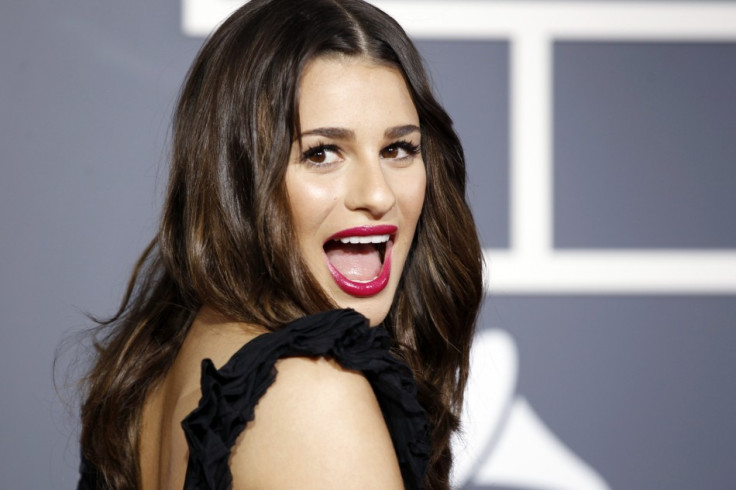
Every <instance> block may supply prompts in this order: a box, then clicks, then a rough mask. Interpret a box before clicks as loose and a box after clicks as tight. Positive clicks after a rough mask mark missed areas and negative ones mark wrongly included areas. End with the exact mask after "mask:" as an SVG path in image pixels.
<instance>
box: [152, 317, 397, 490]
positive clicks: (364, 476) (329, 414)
mask: <svg viewBox="0 0 736 490" xmlns="http://www.w3.org/2000/svg"><path fill="white" fill-rule="evenodd" d="M260 333H262V332H260V331H258V330H257V329H255V328H252V327H248V326H246V325H244V324H238V323H230V322H227V321H226V320H225V319H224V318H222V317H220V316H218V315H217V314H216V313H214V312H213V311H212V310H207V309H206V310H204V311H203V312H202V313H201V314H200V315H198V316H197V318H196V319H195V321H194V322H193V324H192V326H191V328H190V331H189V333H188V335H187V338H186V340H185V342H184V344H183V346H182V349H181V351H180V353H179V355H178V356H177V359H176V361H175V363H174V365H173V366H172V368H171V370H170V371H169V372H168V374H167V375H166V377H165V378H164V380H163V382H162V383H161V384H160V385H159V386H158V387H157V388H156V389H155V390H154V391H153V393H152V394H151V396H150V397H149V398H148V399H147V400H146V403H145V406H144V413H143V423H142V429H141V439H140V440H141V446H140V463H141V479H142V488H143V490H163V489H169V488H177V489H180V488H186V486H185V475H187V469H188V463H189V445H188V444H187V440H186V438H185V433H184V431H183V429H182V425H181V421H182V420H183V419H184V418H186V417H187V415H189V414H190V413H191V412H192V411H193V410H194V409H195V408H196V407H197V405H198V403H199V400H200V398H201V397H202V393H201V389H200V376H201V368H200V366H201V361H202V360H203V359H205V358H209V359H211V360H212V362H213V364H214V366H215V367H217V368H218V369H219V368H221V367H222V366H223V365H225V364H228V361H230V360H231V359H232V357H233V355H234V354H235V353H236V352H238V351H239V350H242V349H241V347H242V346H243V345H245V344H247V343H248V342H250V341H251V340H253V339H254V338H255V337H256V336H258V334H260ZM314 340H317V341H320V339H319V338H318V337H315V339H314ZM367 360H369V361H372V359H367ZM276 368H277V371H278V375H277V376H276V380H275V382H274V383H273V384H272V385H270V386H269V387H268V391H267V392H266V394H264V395H263V396H262V397H261V398H260V399H259V400H257V401H258V405H257V407H256V410H255V414H254V415H255V418H254V420H253V421H252V422H251V423H249V424H248V425H247V426H246V427H245V430H243V432H242V434H240V435H239V437H237V442H236V443H235V445H234V447H233V448H231V452H230V456H229V467H230V470H231V473H232V477H233V488H292V487H293V488H351V487H356V486H358V487H361V488H381V489H390V488H404V485H403V483H402V473H401V470H400V468H399V463H398V459H397V456H396V452H395V450H394V446H393V442H392V435H391V434H390V433H389V429H388V427H387V425H386V422H385V421H384V416H383V413H382V410H381V407H380V406H379V402H378V400H377V398H376V394H375V393H374V391H373V388H372V387H371V384H370V383H369V382H368V380H367V379H366V378H365V377H364V376H363V375H362V374H361V373H359V372H356V371H351V370H346V369H343V368H342V367H341V366H340V364H338V363H337V362H335V361H334V360H328V359H326V358H323V357H316V358H310V357H289V358H285V359H281V360H279V361H278V363H277V364H276ZM249 396H253V395H252V394H250V393H249ZM217 476H221V475H219V474H218V475H217ZM186 478H189V477H188V476H187V477H186ZM191 484H192V482H191V481H187V485H191ZM193 486H196V485H193Z"/></svg>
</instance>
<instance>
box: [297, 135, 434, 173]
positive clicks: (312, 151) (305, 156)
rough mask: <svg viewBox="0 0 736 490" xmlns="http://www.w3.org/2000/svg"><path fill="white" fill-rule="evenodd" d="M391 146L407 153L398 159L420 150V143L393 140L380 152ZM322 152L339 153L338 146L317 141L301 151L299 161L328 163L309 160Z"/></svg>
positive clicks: (318, 165)
mask: <svg viewBox="0 0 736 490" xmlns="http://www.w3.org/2000/svg"><path fill="white" fill-rule="evenodd" d="M392 147H396V148H398V149H400V150H404V151H405V152H406V153H407V154H406V156H403V157H399V158H398V160H403V159H405V158H410V157H413V156H416V155H418V154H419V152H420V151H421V147H420V145H415V144H413V143H412V142H410V141H407V140H398V141H394V142H393V143H391V144H389V145H386V146H385V147H383V148H382V149H381V152H383V151H385V150H387V149H388V148H392ZM324 152H332V153H339V152H340V148H339V147H338V146H337V145H329V144H325V143H317V144H316V145H314V146H312V147H310V148H308V149H307V150H306V151H304V152H303V153H302V155H301V158H300V161H301V162H302V163H306V164H309V165H312V166H314V167H322V166H326V165H329V163H315V162H311V161H310V158H312V157H314V156H316V155H317V154H319V153H324Z"/></svg>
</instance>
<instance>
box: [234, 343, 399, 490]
mask: <svg viewBox="0 0 736 490" xmlns="http://www.w3.org/2000/svg"><path fill="white" fill-rule="evenodd" d="M276 369H277V371H278V375H277V377H276V381H275V382H274V384H273V385H272V386H271V387H270V388H269V390H268V391H267V392H266V394H265V395H264V396H263V398H261V400H260V402H259V403H258V405H257V406H256V409H255V419H254V420H253V421H252V422H250V423H249V424H248V426H247V427H246V429H245V430H244V431H243V433H242V434H241V436H240V437H239V438H238V441H237V443H236V445H235V447H234V448H233V451H232V455H231V461H230V465H231V471H232V474H233V488H238V489H247V488H320V489H329V488H341V489H346V488H380V489H392V488H403V483H402V480H401V472H400V470H399V466H398V461H397V459H396V454H395V451H394V448H393V444H392V442H391V436H390V434H389V432H388V429H387V427H386V424H385V422H384V419H383V415H382V414H381V409H380V407H379V406H378V401H377V400H376V397H375V394H374V392H373V389H372V388H371V386H370V384H369V383H368V381H367V380H366V379H365V377H364V376H363V375H362V374H360V373H357V372H354V371H349V370H345V369H343V368H342V367H341V366H340V365H339V364H337V363H336V362H334V361H330V360H327V359H324V358H317V359H312V358H303V357H295V358H288V359H283V360H280V361H279V362H278V363H277V364H276Z"/></svg>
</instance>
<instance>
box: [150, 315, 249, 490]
mask: <svg viewBox="0 0 736 490" xmlns="http://www.w3.org/2000/svg"><path fill="white" fill-rule="evenodd" d="M259 333H262V332H259V331H257V330H256V329H255V328H251V329H249V328H247V326H246V325H244V324H238V323H232V322H228V321H227V319H225V318H224V317H222V316H220V315H218V314H217V313H216V312H214V311H213V310H211V309H208V308H203V309H202V310H201V311H200V313H199V314H198V315H197V316H196V318H195V320H194V322H193V323H192V325H191V327H190V329H189V333H188V334H187V337H186V339H185V340H184V344H183V345H182V347H181V350H180V351H179V354H178V355H177V357H176V361H175V362H174V364H173V366H172V367H171V369H170V370H169V371H168V373H167V374H166V376H165V377H164V379H163V381H162V382H161V383H160V384H159V385H158V386H157V387H156V388H155V389H154V390H153V391H152V393H151V394H150V395H149V396H148V398H147V399H146V402H145V404H144V407H143V420H142V424H141V432H140V466H141V479H142V489H143V490H156V489H161V490H163V489H166V488H177V489H180V488H183V486H184V476H185V474H186V468H187V459H188V454H189V450H188V447H187V441H186V439H185V437H184V431H183V430H182V428H181V421H182V420H184V417H186V416H187V415H188V414H189V413H190V412H191V411H192V410H194V409H195V408H196V407H197V404H198V402H199V399H200V398H201V396H202V394H201V391H200V376H201V363H202V360H203V359H211V360H212V362H213V363H214V364H215V366H217V367H218V368H219V367H220V366H222V365H223V364H225V363H226V362H227V361H228V359H230V357H232V355H233V354H234V353H235V352H236V351H237V350H238V349H239V348H240V347H241V346H242V345H244V344H246V343H247V342H249V341H250V340H252V339H253V338H254V337H256V336H257V335H258V334H259Z"/></svg>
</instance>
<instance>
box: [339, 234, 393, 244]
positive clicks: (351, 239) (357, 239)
mask: <svg viewBox="0 0 736 490" xmlns="http://www.w3.org/2000/svg"><path fill="white" fill-rule="evenodd" d="M389 237H390V235H371V236H346V237H343V238H339V239H338V240H339V241H340V242H342V243H386V242H387V241H388V239H389Z"/></svg>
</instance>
